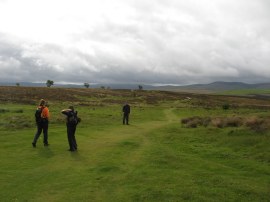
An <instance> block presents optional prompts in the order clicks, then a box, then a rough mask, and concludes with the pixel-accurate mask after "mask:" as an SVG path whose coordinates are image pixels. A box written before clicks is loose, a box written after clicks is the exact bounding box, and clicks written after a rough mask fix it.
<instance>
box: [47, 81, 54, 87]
mask: <svg viewBox="0 0 270 202" xmlns="http://www.w3.org/2000/svg"><path fill="white" fill-rule="evenodd" d="M53 83H54V82H53V81H51V80H47V83H46V85H47V87H51V86H52V85H53Z"/></svg>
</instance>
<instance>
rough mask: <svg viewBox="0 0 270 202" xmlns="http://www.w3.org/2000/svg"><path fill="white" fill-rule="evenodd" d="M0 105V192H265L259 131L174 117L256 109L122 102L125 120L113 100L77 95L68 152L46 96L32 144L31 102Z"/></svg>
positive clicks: (242, 195)
mask: <svg viewBox="0 0 270 202" xmlns="http://www.w3.org/2000/svg"><path fill="white" fill-rule="evenodd" d="M66 104H67V106H68V103H66ZM1 108H3V109H6V111H5V112H1V113H0V133H1V134H0V142H1V143H2V144H1V148H0V153H1V167H0V182H1V183H0V198H1V201H252V202H253V201H270V200H269V199H270V149H269V144H268V143H269V140H270V134H269V132H267V133H263V134H256V133H254V132H252V131H249V130H248V129H246V128H244V127H242V128H223V129H220V128H211V127H208V128H204V127H199V128H194V129H193V128H192V129H191V128H184V127H181V123H180V120H181V118H184V117H189V116H194V115H200V116H216V115H220V114H223V115H224V116H226V115H228V116H230V115H233V114H242V115H244V116H249V115H251V114H252V115H254V114H256V115H257V114H258V115H265V114H267V113H269V112H266V111H265V110H264V111H260V110H258V109H256V110H255V109H237V110H236V109H235V110H226V111H224V110H222V109H215V110H205V109H200V108H176V109H174V108H171V107H169V104H168V103H167V104H165V105H160V106H155V107H153V106H147V105H144V106H132V114H131V117H130V118H131V120H130V123H131V125H129V126H126V125H122V117H121V106H117V105H108V106H95V107H89V106H79V105H78V106H76V109H77V110H78V111H79V116H80V117H81V118H82V122H81V123H80V124H79V126H78V128H77V133H76V138H77V142H78V146H79V150H78V152H74V153H70V152H68V151H67V149H68V143H67V137H66V128H65V123H64V117H63V116H62V115H61V114H60V111H61V109H62V108H65V107H63V105H61V104H59V103H53V104H51V105H50V112H51V123H50V126H49V143H50V144H51V145H50V146H49V147H48V148H47V147H43V145H42V138H40V139H39V141H38V143H37V148H32V145H31V142H32V139H33V137H34V134H35V130H36V129H35V126H34V115H33V114H34V109H33V106H30V105H18V104H5V105H4V107H3V106H2V107H1ZM20 109H23V112H18V111H20ZM14 117H16V118H14ZM11 120H17V121H16V122H15V123H12V121H11ZM19 120H21V121H19ZM23 123H30V124H29V125H25V124H23Z"/></svg>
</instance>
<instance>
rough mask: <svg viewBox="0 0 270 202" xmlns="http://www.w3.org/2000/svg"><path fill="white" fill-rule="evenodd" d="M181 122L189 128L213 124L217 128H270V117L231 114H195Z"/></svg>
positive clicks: (265, 129) (262, 130)
mask: <svg viewBox="0 0 270 202" xmlns="http://www.w3.org/2000/svg"><path fill="white" fill-rule="evenodd" d="M181 123H182V125H183V126H184V127H187V128H197V127H199V126H204V127H208V126H212V127H217V128H225V127H241V126H246V127H247V128H249V129H251V130H253V131H255V132H258V133H261V132H265V131H268V130H270V117H264V118H262V117H251V118H245V117H240V116H231V117H211V118H210V117H198V116H194V117H189V118H184V119H182V120H181Z"/></svg>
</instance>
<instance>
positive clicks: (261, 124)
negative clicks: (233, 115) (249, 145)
mask: <svg viewBox="0 0 270 202" xmlns="http://www.w3.org/2000/svg"><path fill="white" fill-rule="evenodd" d="M245 125H246V127H248V128H250V129H251V130H253V131H256V132H258V133H263V132H265V131H267V130H268V129H269V127H270V119H263V118H258V117H250V118H248V119H247V120H246V122H245Z"/></svg>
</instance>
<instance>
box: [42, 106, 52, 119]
mask: <svg viewBox="0 0 270 202" xmlns="http://www.w3.org/2000/svg"><path fill="white" fill-rule="evenodd" d="M49 117H50V113H49V109H48V107H43V110H42V113H41V118H45V119H49Z"/></svg>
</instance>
